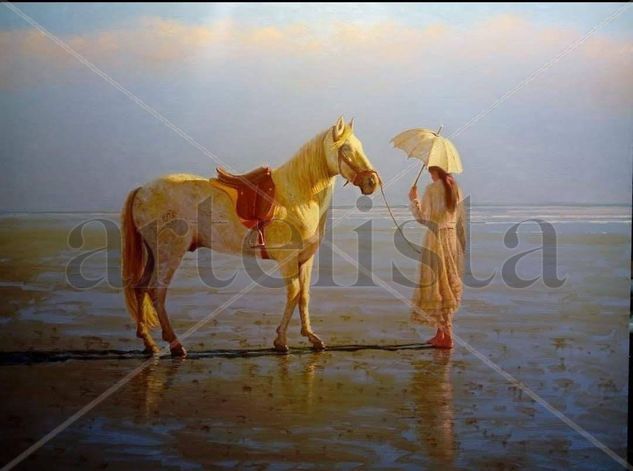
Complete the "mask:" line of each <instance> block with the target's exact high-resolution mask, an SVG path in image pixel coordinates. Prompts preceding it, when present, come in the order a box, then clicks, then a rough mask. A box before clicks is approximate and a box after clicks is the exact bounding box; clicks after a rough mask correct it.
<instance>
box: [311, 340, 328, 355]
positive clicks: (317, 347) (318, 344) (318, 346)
mask: <svg viewBox="0 0 633 471" xmlns="http://www.w3.org/2000/svg"><path fill="white" fill-rule="evenodd" d="M312 349H313V350H315V351H317V352H322V351H323V350H325V342H323V340H319V341H318V342H314V343H313V344H312Z"/></svg>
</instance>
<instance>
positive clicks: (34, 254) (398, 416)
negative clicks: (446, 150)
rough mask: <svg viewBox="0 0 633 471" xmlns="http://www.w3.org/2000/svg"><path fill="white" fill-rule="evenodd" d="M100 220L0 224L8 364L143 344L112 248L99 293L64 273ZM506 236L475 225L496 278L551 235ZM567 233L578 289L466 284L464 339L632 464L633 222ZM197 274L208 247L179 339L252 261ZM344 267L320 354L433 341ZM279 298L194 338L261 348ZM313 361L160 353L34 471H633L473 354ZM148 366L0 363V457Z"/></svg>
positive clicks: (293, 341)
mask: <svg viewBox="0 0 633 471" xmlns="http://www.w3.org/2000/svg"><path fill="white" fill-rule="evenodd" d="M90 217H93V216H86V215H45V216H42V215H38V216H33V215H29V216H19V215H15V216H5V217H3V218H2V221H1V222H2V224H1V225H0V260H1V261H2V263H1V264H0V293H1V296H0V325H1V326H2V327H1V329H0V341H1V344H0V345H1V347H0V349H1V350H2V351H3V352H10V351H29V350H35V351H51V350H53V351H59V352H67V351H69V350H90V351H104V350H110V349H114V350H123V351H130V350H138V349H140V348H141V344H140V343H139V341H138V339H136V337H135V326H134V325H133V323H132V322H131V320H130V319H129V316H128V315H127V313H126V312H125V311H124V308H123V302H122V298H121V293H120V290H119V289H118V288H117V287H116V286H117V283H118V269H119V268H118V246H113V247H111V249H110V250H109V252H107V253H106V252H99V253H97V254H95V255H94V256H92V257H89V258H87V259H86V260H85V262H84V264H83V266H82V270H83V272H84V273H85V274H86V275H87V276H88V277H91V278H94V279H95V280H98V279H99V278H100V277H105V279H104V280H102V281H101V282H100V283H96V286H94V287H92V288H89V289H76V288H72V287H71V286H69V280H68V276H69V275H70V278H71V279H72V277H73V273H74V272H73V271H71V272H70V273H67V271H66V270H67V264H68V261H69V260H70V259H71V258H72V257H75V256H76V255H78V254H79V252H80V250H79V249H77V248H76V246H75V248H73V246H71V244H69V241H68V233H69V230H70V229H72V228H73V227H74V226H76V224H77V223H78V222H80V221H82V220H85V219H89V218H90ZM104 217H105V218H106V219H114V220H116V217H115V216H112V215H106V216H104ZM587 219H588V218H587ZM366 220H367V215H362V214H361V215H357V217H356V218H348V219H347V220H346V221H345V222H344V223H343V224H339V225H338V226H337V227H336V228H335V230H334V238H333V241H334V242H335V243H336V244H337V245H338V246H340V247H341V248H342V249H343V250H345V251H346V252H348V253H349V254H350V255H352V256H353V257H354V258H358V250H359V248H358V243H357V237H358V234H360V236H361V237H364V235H363V234H366V231H365V232H363V231H362V230H360V231H358V232H354V228H357V227H358V226H359V225H360V224H362V223H363V222H364V221H366ZM628 221H630V217H629V220H628ZM372 223H373V226H372V227H371V233H372V234H374V236H375V239H374V240H373V244H374V245H373V247H372V248H373V250H371V253H372V254H374V256H373V258H372V261H371V265H372V270H373V271H374V272H375V273H376V274H377V275H378V276H380V277H381V278H383V279H385V280H387V281H389V283H390V284H391V285H393V286H394V287H395V288H396V289H397V290H398V291H399V292H401V293H402V294H403V295H405V297H407V298H408V297H409V296H410V288H407V287H405V286H400V285H398V284H396V283H393V282H392V281H391V279H392V278H391V272H392V263H395V264H396V265H397V267H398V268H399V269H400V271H402V272H403V273H404V274H405V275H406V276H409V277H411V278H412V279H414V278H415V273H416V269H417V264H416V263H415V261H413V260H409V259H407V258H406V257H404V256H402V255H400V254H397V253H395V250H394V248H393V245H392V243H391V237H392V233H393V232H392V229H391V227H390V225H389V223H388V221H386V220H384V219H376V220H374V221H372ZM507 227H508V224H505V225H504V224H503V223H500V224H475V225H473V227H472V234H473V240H472V253H473V266H474V270H475V273H476V275H477V276H481V277H483V276H484V275H485V274H487V273H492V270H493V269H496V270H497V271H499V270H500V267H501V265H502V264H503V263H504V261H505V260H506V259H507V258H508V256H510V255H512V254H515V253H518V252H520V251H521V249H522V248H526V249H529V248H531V247H535V246H538V245H539V244H540V242H539V240H540V234H539V233H538V232H536V231H534V228H533V227H531V226H530V227H527V228H526V230H525V231H524V233H522V236H521V244H520V245H519V247H518V248H515V249H509V248H507V247H505V246H504V245H503V236H504V233H505V231H506V230H507ZM556 228H557V231H558V237H559V252H558V272H559V273H560V274H562V275H565V276H566V277H567V281H566V282H565V284H563V286H561V287H560V288H548V287H547V286H545V285H544V284H543V282H542V280H539V281H538V282H536V283H535V284H534V285H533V286H531V287H529V288H525V289H517V288H510V287H508V286H507V285H505V284H504V283H503V281H502V280H501V277H500V276H499V275H497V276H496V277H495V278H494V280H493V282H492V283H491V284H490V286H488V287H486V288H467V289H466V292H465V295H464V303H463V306H462V309H461V310H460V312H459V313H458V315H457V317H456V321H455V322H456V327H455V328H456V332H457V334H458V335H459V336H460V337H461V338H463V339H464V340H465V341H466V342H468V344H469V345H471V346H472V347H474V348H476V349H477V350H478V351H480V352H481V353H482V354H483V355H485V356H486V357H487V358H489V359H490V360H491V361H493V362H494V363H496V364H498V365H499V366H500V367H502V368H503V369H504V370H505V371H507V372H508V373H510V374H512V375H513V376H514V377H515V378H517V379H518V380H520V381H521V382H522V383H523V384H525V385H526V386H528V387H529V388H531V389H532V390H533V391H535V392H536V393H538V394H539V395H540V396H542V397H543V398H544V399H545V400H547V401H548V402H549V403H550V404H552V405H553V406H554V407H556V408H557V409H558V410H560V411H561V412H562V413H564V414H565V415H566V416H567V417H569V418H570V419H572V420H573V421H575V422H576V423H578V424H579V425H580V426H581V427H583V428H585V429H586V430H587V431H588V432H590V433H591V434H592V435H594V436H595V437H596V438H597V439H598V440H600V441H602V442H603V443H604V444H605V445H607V446H608V447H610V448H611V449H613V451H615V452H616V453H617V454H619V455H620V456H626V432H627V431H626V424H627V415H626V414H627V384H628V377H627V369H628V357H627V355H628V340H627V339H628V303H629V298H628V296H629V279H628V276H629V265H628V260H629V257H630V253H629V250H630V236H629V235H628V234H629V233H630V222H626V221H625V222H622V221H616V222H613V219H609V218H607V219H606V221H600V222H598V223H596V222H588V221H582V220H580V221H579V222H569V221H566V222H564V223H557V224H556ZM368 230H369V229H368ZM407 233H411V234H412V235H413V237H418V236H420V237H421V233H419V234H418V233H416V232H415V231H411V232H410V231H409V230H407ZM84 236H85V238H86V239H85V241H84V242H85V243H86V245H84V246H83V249H87V248H88V249H89V248H99V247H102V246H103V243H104V242H103V241H104V233H103V230H102V229H101V228H100V226H99V225H98V224H92V225H89V226H87V227H86V230H85V232H84ZM71 242H72V241H71ZM75 242H76V241H75ZM361 245H362V244H361ZM205 257H206V258H205ZM326 258H327V257H325V259H324V258H322V259H321V261H320V266H321V269H322V270H324V269H325V268H326V267H328V266H329V264H330V262H328V260H326ZM360 258H361V259H362V258H363V256H362V255H361V256H360ZM197 262H202V263H205V264H206V263H207V262H209V259H208V254H206V255H204V254H203V256H202V258H201V259H199V260H197V259H196V255H195V254H188V256H187V259H186V260H185V263H184V264H183V266H182V269H181V270H180V271H179V272H178V274H177V277H176V280H175V281H174V284H173V286H174V288H173V289H172V292H171V293H170V296H169V299H168V310H169V312H170V313H171V319H172V324H173V325H174V327H175V329H176V330H177V332H180V333H182V332H184V331H186V330H187V329H188V328H190V327H191V326H193V325H194V324H195V323H196V322H198V321H199V320H200V319H202V318H204V317H205V316H207V315H208V314H209V313H211V312H212V311H214V309H216V308H218V307H219V306H221V305H222V303H224V302H226V301H227V300H229V299H230V298H231V297H232V296H233V295H235V294H236V293H237V292H239V291H240V290H241V289H242V288H244V287H246V286H248V285H249V283H250V280H249V278H248V276H247V275H246V273H245V271H244V269H243V268H241V269H240V271H239V273H238V276H237V277H236V280H235V281H234V283H232V284H230V285H229V286H227V287H225V288H221V289H219V288H209V287H208V286H205V285H204V283H202V282H201V281H200V277H199V273H198V270H197V269H196V265H197ZM524 262H525V263H523V264H520V265H519V272H520V273H521V274H522V275H523V276H524V277H525V278H529V277H530V276H532V275H535V276H536V275H538V270H539V269H540V268H539V267H540V259H539V257H538V256H535V257H532V258H531V257H526V258H525V260H524ZM212 263H213V267H214V270H215V275H217V276H220V277H228V276H230V275H231V274H232V273H233V272H235V269H236V268H240V267H241V262H240V261H239V259H237V258H234V257H230V256H218V255H214V259H213V260H212ZM264 263H265V265H264V266H265V267H266V268H269V267H272V265H270V264H269V263H266V262H264ZM331 264H332V266H333V268H334V270H335V275H334V280H335V281H336V282H337V283H338V284H339V285H341V286H339V287H337V286H327V283H325V282H324V280H325V278H321V280H320V281H319V277H318V274H317V272H315V276H314V283H315V284H316V286H314V287H313V290H312V300H311V305H312V309H311V311H312V324H313V327H314V330H315V331H316V332H317V333H318V334H319V335H321V337H322V338H323V339H324V340H325V341H326V343H328V344H330V345H345V344H371V345H394V344H415V343H419V342H420V340H421V338H420V336H419V335H418V333H417V332H416V330H414V329H413V328H412V327H411V325H410V324H409V323H408V314H407V307H406V306H405V305H404V304H402V303H401V302H400V301H399V300H397V299H395V298H394V297H392V296H391V295H390V294H389V293H388V292H386V291H385V290H383V289H382V288H380V287H376V286H354V285H355V284H357V285H358V284H361V285H362V284H363V283H362V278H361V283H358V276H359V275H358V273H357V272H356V270H355V269H354V268H353V267H352V266H351V265H349V264H347V262H345V261H344V260H343V259H341V258H340V257H338V256H336V255H335V256H333V258H332V261H331ZM318 269H319V267H317V270H318ZM203 274H204V273H203ZM108 279H109V281H110V284H111V285H113V286H110V285H109V284H108V283H107V282H106V281H107V280H108ZM283 302H284V294H283V290H282V289H277V288H264V287H260V286H255V287H254V288H252V290H251V291H249V292H248V293H247V294H245V295H244V296H243V297H242V298H240V299H239V300H237V301H236V302H234V303H233V304H231V305H230V306H229V307H227V308H226V309H224V310H222V311H221V312H220V313H219V314H218V315H217V316H216V317H215V318H213V319H212V320H210V321H209V322H208V323H207V324H206V325H204V326H203V327H202V328H201V329H200V330H199V331H198V332H196V333H195V334H194V335H193V336H192V337H191V338H189V339H187V341H186V342H185V343H186V346H187V347H188V348H189V350H190V351H192V352H193V351H198V352H205V351H211V350H218V349H231V350H238V349H263V348H268V347H270V346H271V344H272V340H273V338H274V330H275V327H276V326H277V323H278V322H279V320H280V313H281V310H282V308H283ZM430 334H431V332H430V331H429V330H425V331H424V332H423V335H430ZM155 338H156V339H159V338H160V333H159V332H156V333H155ZM289 343H290V346H291V349H292V348H295V349H297V348H298V347H306V346H307V343H306V341H305V339H304V338H303V337H301V336H300V335H299V320H298V314H295V317H294V318H293V321H292V322H291V327H290V330H289ZM300 353H301V354H297V355H293V354H291V355H288V356H283V355H261V356H251V357H239V356H237V357H231V358H226V357H217V356H209V355H207V356H204V355H201V356H200V357H198V358H196V357H195V355H192V358H188V359H185V360H172V359H161V360H156V361H155V362H153V363H151V364H150V365H148V367H147V368H146V369H145V370H143V371H142V372H141V373H140V374H139V375H137V376H136V377H134V378H133V379H132V380H131V381H130V382H129V383H128V384H127V385H125V386H124V387H123V388H122V389H120V390H119V391H118V392H117V393H115V394H114V395H113V396H112V397H110V398H108V399H107V400H106V401H104V402H103V403H101V404H100V405H99V406H98V407H96V408H95V409H94V410H92V411H91V412H90V413H88V414H86V415H85V416H84V417H83V418H81V419H80V420H78V421H77V422H76V423H74V424H73V425H72V426H71V427H69V428H68V429H67V430H65V431H64V432H63V433H61V434H60V435H59V436H57V437H56V438H55V439H53V440H51V441H50V442H49V443H48V444H46V445H45V446H44V447H42V448H41V449H40V450H38V451H37V452H36V453H34V454H33V455H32V456H31V457H30V458H28V459H27V460H26V461H25V462H24V463H22V465H21V467H23V468H25V469H30V468H34V469H35V468H41V467H44V466H47V467H49V468H50V467H55V468H57V467H69V466H82V467H85V468H90V469H92V468H107V469H127V468H130V467H134V468H136V469H146V468H147V469H150V468H152V469H155V468H156V467H157V466H161V467H165V468H192V469H201V468H224V467H227V468H230V467H238V468H248V469H251V468H252V469H266V468H270V469H297V468H300V469H332V468H333V467H336V468H341V469H363V468H368V467H371V468H389V469H393V468H400V469H420V468H428V467H438V468H442V469H473V468H475V469H479V468H486V469H488V468H492V469H536V468H541V469H543V468H546V469H554V468H556V469H559V468H567V467H573V468H574V469H596V468H600V469H618V468H619V467H620V466H619V465H618V464H617V463H616V462H615V461H613V460H612V459H611V458H610V457H608V456H607V455H606V454H605V453H603V452H602V451H600V450H598V449H597V448H595V447H594V446H593V445H592V444H591V443H589V442H588V441H587V440H586V439H585V438H583V437H582V436H580V435H579V434H578V433H577V432H575V431H574V430H572V429H571V428H570V427H569V426H567V425H566V424H564V423H563V422H561V421H560V420H559V419H558V418H556V417H555V416H554V415H552V414H551V413H550V412H548V411H547V410H545V409H544V408H542V407H541V406H540V405H538V404H536V403H534V401H533V400H532V399H530V398H529V397H528V396H526V394H524V393H522V392H521V391H520V390H519V389H517V388H516V387H514V386H512V385H511V384H510V383H508V382H507V380H506V379H504V378H503V377H501V376H500V375H499V374H498V373H496V372H494V371H493V370H491V369H490V368H489V367H488V366H486V365H485V364H483V363H482V362H481V361H480V360H479V359H477V358H476V357H475V356H473V355H472V354H471V353H469V352H468V351H467V350H466V349H465V348H464V347H462V346H459V345H458V346H456V348H455V349H454V350H453V351H451V352H448V351H438V350H422V349H420V350H411V349H402V350H394V351H381V350H369V349H367V350H357V351H326V352H322V353H306V352H304V351H301V352H300ZM143 361H145V360H144V359H142V358H138V357H132V358H125V357H120V358H119V357H116V356H114V357H111V358H108V359H103V360H83V359H80V358H74V359H70V360H67V361H58V362H39V363H26V362H14V363H13V364H5V365H3V366H0V382H1V384H3V388H2V390H1V391H0V404H1V406H0V421H2V443H3V447H2V448H1V449H0V463H6V462H8V461H9V460H10V459H12V458H13V457H14V456H16V455H17V454H18V453H19V452H21V451H22V450H24V449H26V448H27V447H28V446H30V445H31V444H32V443H34V442H35V441H36V440H38V439H39V438H40V437H41V436H43V435H45V434H46V433H48V432H49V431H50V430H52V429H53V428H54V427H56V426H57V425H58V424H59V423H61V422H62V421H64V420H65V419H66V418H67V417H68V416H70V415H71V414H73V413H75V412H76V411H77V410H79V409H80V408H81V407H82V406H83V405H85V404H87V403H88V402H90V401H91V400H92V399H93V398H95V397H97V396H98V395H99V394H101V393H102V392H103V391H105V390H106V389H107V388H108V387H110V386H111V385H112V384H113V383H115V382H116V381H117V380H119V379H121V378H122V377H124V376H125V375H126V374H128V373H129V372H130V371H132V370H133V369H134V368H136V367H137V366H138V365H140V364H142V363H143Z"/></svg>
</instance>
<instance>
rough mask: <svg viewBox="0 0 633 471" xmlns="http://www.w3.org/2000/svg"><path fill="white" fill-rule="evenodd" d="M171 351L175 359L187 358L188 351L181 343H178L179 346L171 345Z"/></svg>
mask: <svg viewBox="0 0 633 471" xmlns="http://www.w3.org/2000/svg"><path fill="white" fill-rule="evenodd" d="M169 351H170V352H171V356H172V357H174V358H185V357H186V356H187V350H185V347H183V346H182V344H181V343H180V342H178V344H177V345H171V346H170V347H169Z"/></svg>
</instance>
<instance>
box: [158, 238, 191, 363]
mask: <svg viewBox="0 0 633 471" xmlns="http://www.w3.org/2000/svg"><path fill="white" fill-rule="evenodd" d="M185 252H186V246H185V245H182V244H174V243H173V241H172V243H169V244H165V245H162V244H159V247H158V254H159V257H158V262H157V263H156V270H154V272H153V274H152V279H151V281H150V287H149V295H150V298H151V299H152V303H153V304H154V308H155V309H156V314H158V320H159V322H160V327H161V329H162V331H163V340H165V341H166V342H169V350H170V351H171V354H172V356H178V357H184V356H186V355H187V351H186V350H185V348H184V347H183V346H182V344H181V343H180V341H179V340H178V338H177V337H176V333H175V332H174V329H173V328H172V327H171V323H170V322H169V317H168V316H167V311H166V309H165V300H166V299H167V288H168V287H169V283H170V282H171V280H172V278H173V276H174V273H176V269H177V268H178V266H179V265H180V262H181V261H182V257H183V256H184V254H185Z"/></svg>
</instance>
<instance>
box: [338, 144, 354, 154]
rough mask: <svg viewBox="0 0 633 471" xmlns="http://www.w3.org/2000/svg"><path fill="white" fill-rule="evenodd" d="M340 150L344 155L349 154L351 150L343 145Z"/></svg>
mask: <svg viewBox="0 0 633 471" xmlns="http://www.w3.org/2000/svg"><path fill="white" fill-rule="evenodd" d="M341 150H342V151H343V152H345V153H346V154H349V153H350V152H352V148H351V146H350V145H349V144H343V145H342V146H341Z"/></svg>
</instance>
